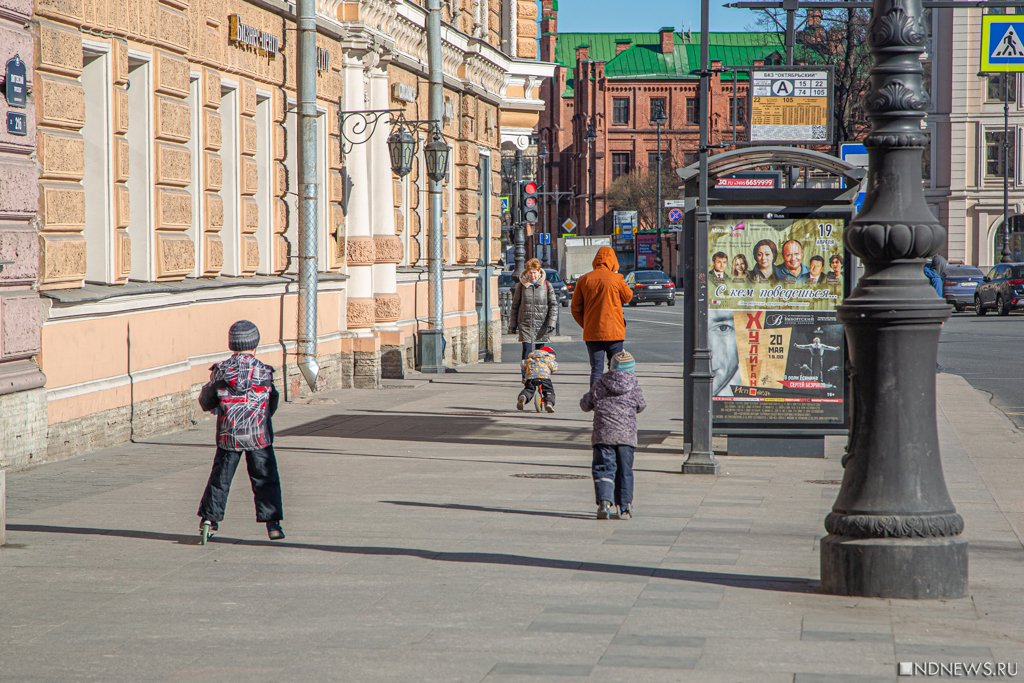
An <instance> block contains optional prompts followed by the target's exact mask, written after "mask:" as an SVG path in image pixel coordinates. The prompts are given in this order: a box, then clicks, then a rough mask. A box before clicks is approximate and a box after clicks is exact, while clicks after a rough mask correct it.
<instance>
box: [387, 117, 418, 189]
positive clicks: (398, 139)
mask: <svg viewBox="0 0 1024 683" xmlns="http://www.w3.org/2000/svg"><path fill="white" fill-rule="evenodd" d="M388 154H390V155H391V170H392V171H393V172H394V174H395V175H397V176H398V177H399V178H402V177H404V176H406V175H408V174H409V172H410V171H412V160H413V157H414V156H415V155H416V139H415V138H413V136H412V134H411V133H410V132H409V131H408V130H407V129H405V128H397V129H395V132H393V133H392V134H391V135H390V136H389V137H388Z"/></svg>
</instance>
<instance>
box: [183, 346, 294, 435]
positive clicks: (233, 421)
mask: <svg viewBox="0 0 1024 683" xmlns="http://www.w3.org/2000/svg"><path fill="white" fill-rule="evenodd" d="M278 400H279V397H278V393H277V389H276V388H275V387H274V368H272V367H270V366H269V365H267V364H266V363H263V362H261V361H258V360H256V357H255V356H253V355H252V354H251V353H236V354H235V355H233V356H231V358H228V359H227V360H225V361H222V362H220V363H217V364H215V365H213V366H211V367H210V381H209V382H207V383H206V384H205V385H204V386H203V389H202V391H201V392H200V393H199V405H200V406H201V407H202V409H203V410H205V411H212V412H216V413H217V445H218V446H219V447H221V448H223V449H224V450H228V451H252V450H258V449H262V448H266V447H267V446H270V445H271V444H273V442H274V430H273V427H272V426H271V424H270V416H271V415H273V414H274V413H275V412H276V411H277V404H278Z"/></svg>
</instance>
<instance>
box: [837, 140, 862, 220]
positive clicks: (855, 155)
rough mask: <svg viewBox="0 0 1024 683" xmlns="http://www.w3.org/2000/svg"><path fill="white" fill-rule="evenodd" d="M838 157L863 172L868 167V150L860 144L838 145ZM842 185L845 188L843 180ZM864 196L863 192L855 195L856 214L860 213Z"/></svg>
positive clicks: (847, 143) (845, 143) (846, 143)
mask: <svg viewBox="0 0 1024 683" xmlns="http://www.w3.org/2000/svg"><path fill="white" fill-rule="evenodd" d="M839 156H840V157H841V158H842V159H843V161H846V162H848V163H850V164H853V165H854V166H860V167H861V168H863V169H865V170H866V169H867V167H868V148H867V147H865V146H864V145H863V144H862V143H860V142H844V143H843V144H841V145H839ZM842 183H843V187H846V181H845V180H843V181H842ZM864 195H865V193H864V192H863V191H861V192H859V193H857V199H855V200H854V202H853V205H854V207H855V208H856V209H857V213H860V207H862V206H864Z"/></svg>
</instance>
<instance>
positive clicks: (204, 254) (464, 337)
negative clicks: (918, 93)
mask: <svg viewBox="0 0 1024 683" xmlns="http://www.w3.org/2000/svg"><path fill="white" fill-rule="evenodd" d="M7 1H9V0H7ZM445 7H446V9H445V15H444V17H443V19H444V22H445V24H444V28H443V56H444V71H445V77H446V92H445V103H446V107H445V109H446V112H445V120H444V133H445V136H446V137H447V139H448V142H449V143H450V144H451V145H452V147H453V154H452V160H453V164H452V167H451V172H450V174H449V177H448V179H447V181H446V183H445V206H444V216H445V221H444V239H445V278H444V291H445V325H446V337H447V338H448V344H447V351H446V353H447V356H448V360H449V361H450V362H451V363H455V364H458V363H468V362H476V361H477V359H478V358H479V355H480V349H481V347H483V348H487V347H490V348H492V349H493V350H495V351H496V352H497V353H500V345H499V344H498V341H499V340H500V332H499V330H498V325H497V324H493V325H490V326H483V328H481V325H480V321H481V320H487V319H490V320H497V319H498V318H499V316H498V312H497V300H498V297H497V287H496V282H495V278H494V277H487V276H481V273H482V272H490V271H487V270H486V269H483V268H482V266H484V265H485V264H484V263H483V262H482V254H484V253H485V252H489V254H491V255H493V257H492V258H491V261H492V262H493V261H495V260H496V258H497V254H498V249H497V248H487V249H484V248H482V243H483V242H484V241H487V240H491V241H492V242H495V243H496V242H497V241H498V238H499V235H500V232H499V229H498V227H497V225H498V202H497V200H496V194H497V189H496V188H497V184H496V183H495V182H494V181H493V176H494V171H493V170H491V167H490V166H488V165H487V163H486V162H485V161H482V160H485V159H487V158H488V157H489V156H490V155H492V154H497V150H498V148H499V145H500V142H501V139H502V138H501V136H502V132H501V127H502V125H503V122H504V120H505V119H506V118H507V117H512V119H514V120H516V121H520V119H521V118H522V116H523V114H524V113H525V114H526V116H527V117H529V116H530V114H531V113H532V116H533V119H534V120H533V124H534V125H535V122H536V109H538V108H539V106H540V102H539V101H531V100H530V96H529V95H528V93H527V92H525V90H524V89H522V88H521V87H518V84H519V83H520V82H521V81H523V80H524V79H525V76H524V74H533V73H536V72H538V69H540V71H541V72H542V73H543V72H544V68H543V65H539V64H538V63H537V62H536V60H535V52H534V53H533V54H529V52H528V50H526V47H528V46H527V44H526V43H525V42H523V41H524V40H525V39H526V38H527V37H528V36H529V35H530V34H529V29H528V28H526V29H524V27H528V26H530V25H535V18H536V11H535V10H533V19H531V18H530V17H529V14H530V11H531V10H530V7H531V5H530V3H525V2H523V3H517V2H513V3H509V2H499V1H497V0H492V1H491V2H490V3H486V2H485V3H481V2H479V1H471V0H460V1H458V2H451V3H446V4H445ZM292 11H293V10H292V7H291V6H290V5H288V4H286V3H284V2H280V1H278V0H248V1H244V0H216V1H215V0H141V1H139V2H132V3H94V2H90V1H89V0H36V2H35V7H34V18H33V22H32V28H33V31H34V33H35V36H36V45H37V52H36V54H35V56H34V64H35V66H36V70H37V73H36V77H35V113H36V116H37V118H38V140H39V153H38V162H39V163H38V173H39V184H38V190H39V199H38V206H39V226H38V229H39V239H38V244H39V248H40V250H41V253H40V254H39V259H38V261H39V263H40V272H39V275H38V288H39V290H40V291H41V292H42V294H43V297H44V298H43V303H42V306H38V305H37V307H36V310H40V309H41V311H42V313H41V318H42V334H41V337H42V339H41V346H42V355H41V358H42V369H43V372H44V373H45V374H46V377H47V381H46V385H45V392H44V393H43V396H44V398H45V400H43V401H41V405H42V408H43V409H44V410H45V423H46V425H47V428H46V433H47V439H46V457H49V458H58V457H63V456H67V455H71V454H74V453H78V452H82V451H84V450H88V449H90V448H94V447H99V446H103V445H107V444H110V443H116V442H120V441H124V440H127V439H129V438H133V437H143V436H146V435H149V434H154V433H158V432H161V431H167V430H170V429H175V428H181V427H184V426H187V425H189V424H190V423H192V422H193V421H194V420H195V419H196V418H197V415H196V408H195V401H194V396H195V394H196V391H197V389H198V387H199V386H200V385H201V384H202V382H204V381H205V379H206V377H207V368H208V367H209V365H210V364H211V362H215V361H216V360H218V359H219V358H221V357H223V356H225V355H226V349H225V345H226V341H225V335H226V330H227V327H228V326H229V325H230V323H231V322H232V321H233V320H236V319H238V318H248V319H250V320H252V321H254V322H255V323H256V324H257V325H258V326H259V327H260V329H261V331H262V342H261V347H260V349H259V354H260V356H261V358H263V359H265V360H267V361H268V362H270V363H272V364H273V365H275V367H277V368H278V370H279V374H278V382H279V384H280V385H281V386H282V387H283V392H284V394H285V396H286V398H293V397H296V396H298V395H300V394H301V393H302V392H303V391H305V389H304V388H303V384H302V381H301V378H300V375H299V373H298V372H297V367H296V366H295V351H296V345H295V339H296V317H297V316H296V306H297V283H296V280H295V276H294V274H295V272H296V270H297V264H296V259H295V257H296V255H297V236H298V228H297V226H296V220H297V210H296V196H297V189H296V188H297V186H298V183H297V180H298V178H297V172H298V163H297V149H298V142H297V136H296V133H297V130H296V129H297V124H296V114H295V112H296V91H295V84H296V63H297V56H296V41H295V35H296V33H295V24H294V16H293V14H292ZM317 13H318V21H317V24H318V37H317V47H318V55H317V94H318V109H319V111H320V117H319V122H318V136H317V167H318V179H317V180H318V184H319V188H320V189H319V204H318V225H317V232H318V250H319V270H320V287H319V302H318V309H319V318H318V328H319V340H318V353H319V356H320V365H321V368H322V370H321V375H320V377H321V380H320V381H321V383H322V385H323V388H325V389H334V388H343V387H352V386H356V387H376V386H379V385H380V382H381V378H382V376H383V377H388V376H391V377H395V376H402V374H403V373H404V372H406V371H407V370H408V369H409V368H411V367H413V365H414V358H413V353H412V349H413V348H414V347H415V343H414V342H415V338H416V334H417V332H418V330H419V329H422V328H424V327H426V324H427V322H426V316H427V313H426V312H427V301H426V298H427V283H426V248H425V247H426V244H427V239H428V235H427V232H428V230H427V220H426V204H427V201H426V194H425V191H426V188H425V186H424V179H425V177H426V174H425V170H424V169H423V168H422V166H421V167H420V168H417V169H416V170H414V172H413V173H412V174H411V175H410V176H409V177H407V178H404V179H401V180H399V179H396V178H395V177H394V176H393V174H392V172H391V168H390V159H389V156H388V151H387V143H386V140H387V136H388V135H389V133H390V128H389V127H388V126H387V125H386V124H383V125H380V126H378V127H377V128H376V129H374V130H373V131H372V134H371V135H369V136H368V137H367V138H366V139H365V140H360V141H359V144H348V143H349V142H350V141H351V140H353V139H354V136H353V135H352V134H351V133H352V131H349V130H346V129H345V127H347V126H348V125H350V124H351V123H352V122H353V121H355V119H354V118H353V117H344V118H343V117H341V116H339V113H340V112H341V111H345V112H355V111H362V110H375V109H376V110H379V109H402V110H404V111H405V113H406V115H407V117H408V118H410V119H412V118H415V119H425V118H426V93H427V86H426V76H427V64H426V43H425V31H424V25H425V19H426V12H425V10H424V8H423V7H422V5H421V4H419V3H414V2H408V1H406V0H363V1H362V2H343V1H339V0H320V1H319V2H318V3H317ZM515 26H518V29H516V31H518V32H516V31H513V32H511V33H509V31H510V30H511V28H512V27H515ZM524 30H525V32H524ZM503 31H504V33H503ZM505 34H508V35H505ZM509 35H510V36H518V38H516V40H513V41H512V42H509V39H508V36H509ZM534 39H535V33H534ZM527 42H528V41H527ZM534 44H535V43H534ZM510 46H511V48H510ZM520 47H521V48H522V49H523V51H524V54H523V56H524V57H525V59H520V58H518V57H516V56H515V55H514V54H512V53H510V49H511V50H512V52H515V50H517V49H519V48H520ZM547 73H549V74H550V68H548V70H547ZM534 97H536V95H534ZM420 157H422V152H421V154H420ZM418 161H419V163H420V164H421V165H422V158H420V159H419V160H418ZM0 195H2V191H0ZM33 199H34V197H33ZM30 203H32V202H30ZM488 246H489V245H488ZM2 275H3V274H2V273H0V276H2ZM480 288H487V289H488V290H490V291H491V293H492V296H490V303H491V306H490V308H489V309H487V307H485V306H483V305H482V304H481V303H480V301H482V300H486V299H487V297H480V296H478V295H477V292H478V290H480ZM13 464H15V465H19V464H24V463H23V462H22V463H13Z"/></svg>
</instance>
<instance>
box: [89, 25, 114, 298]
mask: <svg viewBox="0 0 1024 683" xmlns="http://www.w3.org/2000/svg"><path fill="white" fill-rule="evenodd" d="M103 48H104V49H105V50H109V46H107V45H104V46H103ZM82 87H83V88H84V90H85V92H86V93H87V96H86V98H85V125H84V126H83V128H82V137H83V138H84V140H85V174H84V176H85V177H84V179H83V180H82V185H83V187H84V189H85V256H86V265H85V279H86V281H87V282H96V283H100V284H113V283H114V282H115V281H116V280H117V274H116V273H115V272H114V248H115V244H114V238H115V233H114V229H113V225H114V220H113V213H114V209H113V207H114V196H113V191H114V188H113V180H112V171H111V165H112V163H111V157H110V155H111V151H112V149H113V145H112V144H111V114H110V110H111V106H110V95H109V93H110V92H111V88H110V54H109V52H107V51H102V52H101V51H98V50H97V51H92V50H86V51H85V52H83V54H82Z"/></svg>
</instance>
